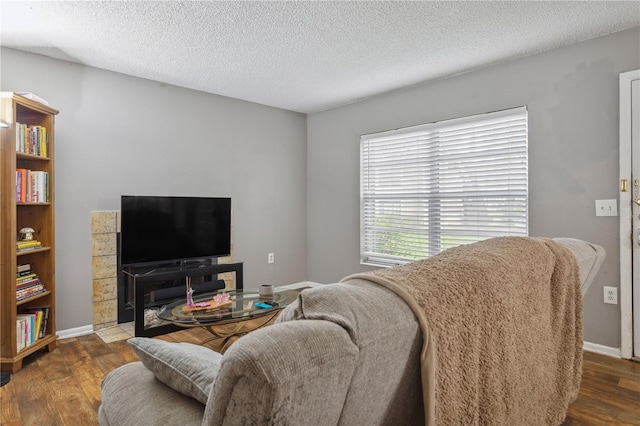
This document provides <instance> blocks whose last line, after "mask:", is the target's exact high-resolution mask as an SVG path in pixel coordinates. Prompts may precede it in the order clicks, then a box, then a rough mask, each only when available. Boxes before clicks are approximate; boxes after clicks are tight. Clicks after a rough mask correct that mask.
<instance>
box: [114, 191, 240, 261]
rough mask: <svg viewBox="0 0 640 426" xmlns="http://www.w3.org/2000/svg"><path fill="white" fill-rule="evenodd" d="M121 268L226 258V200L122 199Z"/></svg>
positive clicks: (228, 222)
mask: <svg viewBox="0 0 640 426" xmlns="http://www.w3.org/2000/svg"><path fill="white" fill-rule="evenodd" d="M120 208H121V210H120V261H121V264H122V265H130V264H141V263H154V262H163V261H181V260H188V259H203V258H212V257H219V256H228V255H229V254H230V252H231V199H230V198H204V197H156V196H132V195H123V196H122V198H121V206H120Z"/></svg>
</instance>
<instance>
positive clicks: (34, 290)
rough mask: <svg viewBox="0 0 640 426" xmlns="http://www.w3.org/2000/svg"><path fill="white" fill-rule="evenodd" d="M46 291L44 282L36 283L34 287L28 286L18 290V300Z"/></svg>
mask: <svg viewBox="0 0 640 426" xmlns="http://www.w3.org/2000/svg"><path fill="white" fill-rule="evenodd" d="M46 291H47V289H45V288H44V285H43V284H42V283H38V284H34V285H33V286H32V287H27V288H25V289H21V290H19V291H16V301H18V302H19V301H21V300H25V299H29V298H31V297H33V296H37V295H38V294H42V293H44V292H46Z"/></svg>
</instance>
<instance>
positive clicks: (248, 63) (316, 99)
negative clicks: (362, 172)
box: [0, 0, 640, 113]
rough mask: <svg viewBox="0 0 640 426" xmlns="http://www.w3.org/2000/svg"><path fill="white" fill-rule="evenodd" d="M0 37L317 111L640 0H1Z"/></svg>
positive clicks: (101, 64)
mask: <svg viewBox="0 0 640 426" xmlns="http://www.w3.org/2000/svg"><path fill="white" fill-rule="evenodd" d="M0 15H1V16H0V23H1V30H0V45H2V46H5V47H10V48H14V49H20V50H24V51H28V52H33V53H38V54H42V55H46V56H50V57H53V58H58V59H64V60H68V61H73V62H78V63H81V64H86V65H90V66H92V67H97V68H102V69H106V70H111V71H116V72H120V73H124V74H129V75H133V76H137V77H143V78H147V79H151V80H156V81H160V82H163V83H168V84H172V85H176V86H181V87H187V88H191V89H196V90H201V91H204V92H209V93H215V94H219V95H224V96H229V97H233V98H238V99H243V100H247V101H251V102H257V103H260V104H265V105H270V106H274V107H278V108H284V109H288V110H292V111H299V112H304V113H311V112H317V111H322V110H326V109H330V108H333V107H336V106H340V105H344V104H348V103H351V102H354V101H357V100H361V99H365V98H368V97H371V96H374V95H377V94H380V93H384V92H388V91H392V90H396V89H399V88H402V87H407V86H410V85H414V84H417V83H421V82H425V81H429V80H433V79H437V78H441V77H445V76H450V75H454V74H458V73H463V72H466V71H470V70H473V69H478V68H482V67H486V66H489V65H492V64H497V63H500V62H504V61H507V60H510V59H514V58H520V57H524V56H528V55H532V54H535V53H539V52H542V51H545V50H549V49H554V48H557V47H560V46H564V45H568V44H572V43H576V42H579V41H582V40H587V39H590V38H594V37H598V36H602V35H605V34H609V33H613V32H617V31H621V30H624V29H627V28H631V27H636V26H640V1H627V2H618V1H590V2H560V1H544V2H537V1H523V2H516V1H473V2H471V1H425V2H391V1H381V2H365V1H354V2H346V1H338V2H331V1H319V2H303V1H291V2H282V1H269V2H247V1H226V2H217V1H164V2H151V1H126V2H123V1H104V2H85V1H80V2H75V1H73V2H72V1H63V2H48V1H46V2H30V1H15V2H14V1H5V0H2V2H1V3H0Z"/></svg>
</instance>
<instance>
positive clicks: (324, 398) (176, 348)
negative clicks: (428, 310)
mask: <svg viewBox="0 0 640 426" xmlns="http://www.w3.org/2000/svg"><path fill="white" fill-rule="evenodd" d="M561 242H562V243H563V244H565V245H566V246H567V247H569V249H570V250H571V251H572V252H573V253H574V254H575V255H576V258H577V260H578V265H579V268H580V280H581V282H582V284H583V288H582V292H583V293H584V292H586V287H585V284H587V286H588V284H589V283H590V282H592V280H593V275H595V273H596V272H597V269H598V267H599V266H600V263H601V262H602V258H603V257H604V251H603V250H602V249H601V248H600V247H599V246H596V245H593V244H589V243H586V242H582V241H579V240H573V239H565V240H564V241H561ZM580 331H581V330H580ZM130 343H131V344H132V346H133V347H134V350H135V351H136V353H138V355H139V356H140V358H141V360H142V362H133V363H130V364H126V365H123V366H121V367H119V368H117V369H116V370H114V371H112V372H111V373H109V374H108V375H107V376H106V377H105V379H104V381H103V385H102V404H101V406H100V409H99V420H100V424H101V425H159V424H166V425H267V424H269V425H271V424H274V425H387V424H388V425H397V424H402V425H413V424H415V425H418V424H425V420H426V419H425V416H424V408H423V392H422V389H423V387H422V386H423V384H422V383H421V372H420V369H421V359H420V358H421V352H422V350H423V337H422V332H421V328H420V325H419V323H418V321H417V319H416V316H415V315H414V313H413V312H412V310H411V309H409V307H408V306H407V304H406V302H405V301H404V300H403V299H402V298H400V297H398V296H397V295H396V294H395V293H394V292H392V291H391V290H388V289H387V288H384V287H381V286H379V285H377V284H374V283H372V282H369V281H366V280H361V279H353V280H349V281H347V282H343V283H337V284H329V285H325V286H321V287H318V288H312V289H308V290H305V291H303V292H302V293H301V294H300V295H299V297H298V300H297V301H296V302H295V303H293V304H291V305H289V306H288V307H287V308H285V309H284V310H283V312H282V313H281V315H280V316H279V318H278V320H277V322H276V324H274V325H272V326H269V327H265V328H263V329H260V330H257V331H254V332H252V333H250V334H248V335H246V336H244V337H242V338H241V339H239V340H238V341H237V342H235V343H234V344H233V345H232V346H231V347H230V348H229V349H228V350H227V352H226V353H225V354H224V355H220V354H218V353H215V352H213V351H210V350H208V349H206V348H203V347H199V346H195V345H189V344H176V343H167V342H164V341H161V340H159V339H147V338H134V339H131V340H130ZM580 361H581V360H580ZM426 423H427V424H429V422H428V421H427V422H426Z"/></svg>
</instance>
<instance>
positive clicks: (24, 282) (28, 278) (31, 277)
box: [16, 274, 39, 287]
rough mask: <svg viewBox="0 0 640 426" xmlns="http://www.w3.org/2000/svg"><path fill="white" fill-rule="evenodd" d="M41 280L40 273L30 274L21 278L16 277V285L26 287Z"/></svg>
mask: <svg viewBox="0 0 640 426" xmlns="http://www.w3.org/2000/svg"><path fill="white" fill-rule="evenodd" d="M37 280H39V278H38V275H36V274H29V275H25V276H23V277H20V278H16V286H17V287H24V286H26V285H28V284H30V283H32V282H34V281H37Z"/></svg>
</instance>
